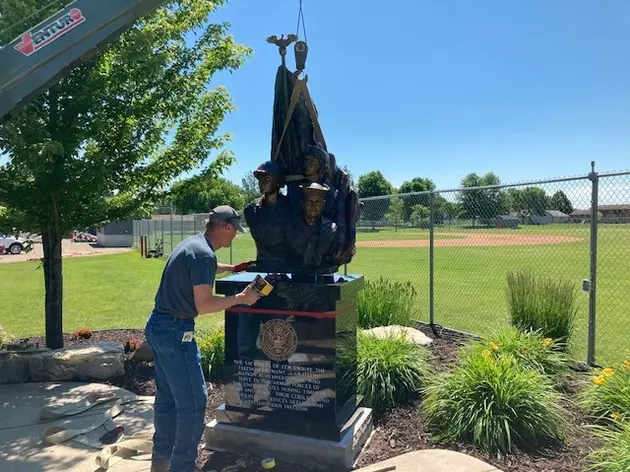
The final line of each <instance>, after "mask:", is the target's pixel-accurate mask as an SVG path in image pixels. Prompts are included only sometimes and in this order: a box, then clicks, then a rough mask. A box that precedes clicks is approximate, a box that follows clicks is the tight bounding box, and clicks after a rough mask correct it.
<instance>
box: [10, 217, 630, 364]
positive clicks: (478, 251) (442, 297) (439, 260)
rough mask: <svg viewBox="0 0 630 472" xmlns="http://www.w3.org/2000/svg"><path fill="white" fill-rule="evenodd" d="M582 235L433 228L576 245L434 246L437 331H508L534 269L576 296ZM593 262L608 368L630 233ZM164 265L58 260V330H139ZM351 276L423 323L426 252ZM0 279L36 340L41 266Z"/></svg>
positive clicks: (625, 298)
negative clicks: (408, 290) (407, 300)
mask: <svg viewBox="0 0 630 472" xmlns="http://www.w3.org/2000/svg"><path fill="white" fill-rule="evenodd" d="M589 231H590V229H589V226H588V225H550V226H523V227H521V228H520V229H518V230H505V229H504V230H496V229H480V228H476V229H463V228H461V227H453V228H448V227H440V228H436V233H437V234H438V236H439V237H440V238H457V237H459V236H458V235H457V234H455V233H471V232H474V233H500V234H541V235H552V236H554V235H557V236H573V237H578V238H582V240H581V241H578V242H571V243H560V244H545V245H535V246H504V247H436V248H435V321H436V323H439V324H441V325H443V326H447V327H452V328H456V329H460V330H464V331H469V332H473V333H478V334H485V333H488V332H490V331H491V330H492V329H494V328H496V327H498V326H500V325H502V324H505V323H507V322H508V319H507V307H506V303H505V295H504V290H505V276H506V273H507V272H508V271H509V270H521V269H531V270H533V271H534V273H536V274H544V275H550V276H554V277H564V278H567V279H569V280H571V281H572V282H574V283H575V286H576V287H579V286H580V285H581V281H582V279H585V278H588V277H589V257H590V255H589ZM449 233H450V234H449ZM427 238H428V231H427V230H419V229H413V230H410V229H408V228H399V229H398V231H395V230H394V229H381V230H380V231H379V232H375V233H359V234H358V240H360V241H361V240H364V241H375V240H403V239H427ZM174 243H177V241H176V240H175V241H174ZM166 249H168V247H167V248H166ZM218 254H219V260H220V261H222V262H229V260H230V250H229V249H222V250H220V251H219V252H218ZM253 258H255V247H254V243H253V241H252V239H251V237H250V236H249V235H242V236H239V237H238V238H237V239H236V240H235V241H234V244H233V248H232V260H233V261H234V262H235V263H237V262H240V261H243V260H251V259H253ZM598 259H599V270H598V298H597V299H598V303H597V306H598V324H597V360H598V361H599V362H607V361H610V360H612V359H613V358H617V357H620V356H622V355H625V351H626V349H627V345H628V341H627V339H630V325H629V323H628V312H629V311H630V271H629V270H628V269H627V267H628V262H629V261H630V226H625V225H601V226H600V231H599V251H598ZM163 266H164V261H163V260H155V259H141V258H140V256H139V255H138V254H137V253H135V252H134V253H125V254H116V255H107V256H95V257H85V258H74V259H67V260H65V261H64V282H65V289H64V330H65V331H72V330H73V329H76V328H79V327H87V328H90V329H93V330H95V329H107V328H138V327H142V326H144V323H145V321H146V317H147V315H148V313H149V311H150V309H151V307H152V304H153V297H154V294H155V290H156V288H157V286H158V284H159V279H160V275H161V271H162V268H163ZM348 272H349V273H355V274H356V273H360V274H363V275H365V276H366V278H368V279H371V278H377V277H379V276H381V275H382V276H385V277H389V278H394V279H398V280H402V281H406V280H411V281H412V282H413V283H414V285H415V287H416V288H417V290H418V311H419V316H420V319H422V320H428V319H429V313H428V311H429V309H428V306H429V303H428V298H429V295H428V292H429V289H428V287H429V250H428V248H426V247H425V248H385V247H375V248H363V247H360V248H358V249H357V255H356V257H355V259H354V261H353V262H352V263H351V264H350V265H349V266H348ZM0 279H1V280H2V281H3V288H4V289H3V290H2V291H0V325H2V326H4V327H5V328H6V329H7V331H9V332H10V333H11V334H14V335H17V336H33V335H40V334H42V333H43V332H44V316H43V311H44V307H43V304H44V294H43V275H42V271H41V270H40V269H38V263H35V262H24V263H13V264H2V265H0ZM578 300H579V304H580V311H579V321H578V323H579V324H578V331H577V333H576V337H575V339H574V343H573V346H572V348H573V354H574V356H575V357H577V358H579V359H585V356H586V332H587V313H588V294H586V293H583V292H579V293H578ZM222 319H223V317H222V315H220V314H217V315H210V316H204V317H202V318H201V319H200V323H199V325H200V326H201V327H206V326H210V325H214V324H216V323H220V322H222Z"/></svg>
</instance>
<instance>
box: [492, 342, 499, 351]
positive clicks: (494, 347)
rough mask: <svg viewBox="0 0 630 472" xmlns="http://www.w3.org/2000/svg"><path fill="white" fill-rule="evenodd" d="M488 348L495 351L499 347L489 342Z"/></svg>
mask: <svg viewBox="0 0 630 472" xmlns="http://www.w3.org/2000/svg"><path fill="white" fill-rule="evenodd" d="M490 349H492V350H493V351H496V350H497V349H499V346H498V345H497V344H495V343H490Z"/></svg>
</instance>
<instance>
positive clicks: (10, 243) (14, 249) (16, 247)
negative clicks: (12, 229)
mask: <svg viewBox="0 0 630 472" xmlns="http://www.w3.org/2000/svg"><path fill="white" fill-rule="evenodd" d="M26 245H27V241H26V239H22V238H15V237H13V236H8V235H6V234H1V233H0V246H3V247H4V252H6V253H7V254H19V253H21V252H22V251H23V250H24V248H25V247H26Z"/></svg>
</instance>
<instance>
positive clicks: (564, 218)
mask: <svg viewBox="0 0 630 472" xmlns="http://www.w3.org/2000/svg"><path fill="white" fill-rule="evenodd" d="M529 219H530V223H531V224H533V225H550V224H552V223H568V222H569V215H567V214H566V213H563V212H561V211H558V210H546V211H545V214H544V215H536V214H531V215H529Z"/></svg>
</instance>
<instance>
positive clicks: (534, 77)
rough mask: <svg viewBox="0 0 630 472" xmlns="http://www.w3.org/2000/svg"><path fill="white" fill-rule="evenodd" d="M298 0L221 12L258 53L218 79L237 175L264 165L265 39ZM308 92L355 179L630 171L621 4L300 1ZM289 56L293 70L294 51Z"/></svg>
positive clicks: (629, 10) (272, 59)
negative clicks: (227, 102)
mask: <svg viewBox="0 0 630 472" xmlns="http://www.w3.org/2000/svg"><path fill="white" fill-rule="evenodd" d="M297 11H298V0H264V1H261V0H232V1H231V2H230V3H228V4H227V5H226V6H224V7H222V8H221V9H220V10H218V11H217V13H216V14H215V16H214V17H213V18H212V20H213V21H229V22H230V23H231V24H232V28H231V32H232V34H233V35H234V36H235V38H236V39H237V40H238V41H240V42H242V43H244V44H247V45H248V46H250V47H252V48H253V49H254V56H253V57H252V59H250V60H249V61H248V63H247V64H246V65H245V66H243V67H242V68H241V69H239V70H238V71H237V72H235V73H234V74H227V73H222V74H219V75H217V76H216V77H215V79H214V81H213V84H212V85H213V86H214V85H226V86H227V87H228V88H229V90H230V93H231V95H232V97H233V99H234V103H235V105H236V106H237V107H238V111H237V112H235V113H234V114H232V115H231V116H229V117H228V118H227V119H226V121H225V123H224V126H223V128H222V129H223V130H224V131H230V132H231V133H233V135H234V137H233V140H232V142H231V143H230V144H229V148H230V149H232V150H233V151H234V152H235V154H236V156H237V159H238V162H237V163H236V164H235V165H233V166H232V167H231V168H230V170H229V171H228V172H227V173H226V177H227V178H229V179H230V180H233V181H235V182H237V183H240V179H241V178H242V176H243V175H244V174H245V172H247V171H248V170H252V169H254V168H255V167H256V166H257V165H258V164H259V163H260V162H262V161H264V160H267V159H268V158H269V152H270V133H271V110H272V105H273V103H272V102H273V83H274V76H275V71H276V67H277V65H278V64H279V62H280V57H279V55H278V53H277V49H276V48H275V47H274V46H272V45H269V44H267V43H266V38H267V36H269V35H272V34H276V35H280V34H281V33H293V32H295V28H296V23H297ZM304 13H305V17H306V33H307V39H308V44H309V57H308V61H307V73H308V75H309V88H310V90H311V95H312V96H313V99H314V100H315V103H316V105H317V107H318V110H319V113H320V121H321V124H322V127H323V130H324V133H325V136H326V140H327V142H328V146H329V149H330V150H331V151H332V152H334V153H335V155H336V156H337V159H338V162H339V163H340V164H341V165H344V164H346V165H348V167H349V168H350V170H351V172H352V173H353V174H354V176H355V178H356V177H358V176H359V175H361V174H363V173H366V172H369V171H371V170H376V169H378V170H381V171H382V172H383V174H384V175H385V176H386V177H387V178H388V179H389V180H390V181H391V182H392V183H393V184H394V185H400V184H401V183H402V182H403V181H404V180H407V179H410V178H412V177H414V176H421V177H429V178H431V179H433V180H434V181H435V183H436V184H437V186H438V188H451V187H457V186H459V183H460V181H461V179H462V177H463V176H464V175H466V174H467V173H469V172H477V173H485V172H487V171H494V172H496V173H497V174H498V175H499V176H500V177H501V179H502V181H503V182H520V181H524V180H532V179H539V178H548V177H558V176H567V175H576V174H583V173H587V172H588V171H589V168H590V161H591V160H595V161H596V162H597V168H598V169H599V170H601V171H604V170H618V169H628V168H630V60H629V59H630V58H629V53H628V51H629V49H628V45H629V44H630V2H627V1H626V0H607V1H605V2H593V1H586V0H572V1H569V0H544V1H543V0H535V1H530V2H505V1H498V0H496V1H495V0H493V1H490V0H475V1H471V0H449V1H443V2H438V1H430V2H429V1H417V0H416V1H413V0H392V1H389V2H382V1H381V2H376V1H371V0H362V1H359V0H304ZM288 58H289V65H290V66H291V67H293V65H294V61H293V52H292V50H291V51H290V55H289V56H288Z"/></svg>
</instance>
